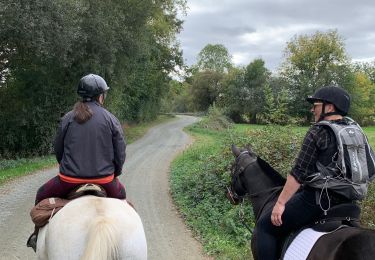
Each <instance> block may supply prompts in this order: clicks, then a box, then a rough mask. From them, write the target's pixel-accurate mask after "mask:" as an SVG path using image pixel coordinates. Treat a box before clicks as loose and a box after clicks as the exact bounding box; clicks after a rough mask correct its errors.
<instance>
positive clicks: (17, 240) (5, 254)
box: [0, 116, 208, 260]
mask: <svg viewBox="0 0 375 260" xmlns="http://www.w3.org/2000/svg"><path fill="white" fill-rule="evenodd" d="M196 120H197V119H196V118H195V117H190V116H179V118H178V120H174V121H171V122H168V123H166V124H162V125H159V126H156V127H154V128H152V129H151V130H150V131H149V132H148V133H147V135H146V136H145V137H143V138H142V139H140V140H138V141H137V142H135V143H133V144H131V145H129V146H128V147H127V159H126V162H125V166H124V173H123V174H122V175H121V176H120V179H121V181H122V182H124V183H126V187H127V196H128V199H129V200H130V201H131V202H133V203H134V204H135V207H136V208H137V211H138V213H139V214H140V216H141V218H142V221H143V224H144V227H145V232H146V237H147V243H148V255H149V259H192V260H193V259H194V260H196V259H208V258H207V257H205V256H204V255H203V253H202V248H201V245H200V244H199V243H198V242H197V241H196V240H195V239H194V238H193V237H192V234H191V232H190V231H189V230H188V229H187V228H186V226H185V225H184V223H183V221H182V220H181V218H180V217H179V215H178V212H177V211H176V209H175V207H174V205H173V203H172V201H171V198H170V195H169V181H168V180H169V177H168V176H169V166H170V162H171V161H172V160H173V158H174V157H175V156H176V155H177V154H178V153H179V152H181V151H182V150H184V149H185V148H186V147H187V146H188V145H189V144H190V143H191V138H190V137H189V136H188V135H187V134H186V133H184V132H183V131H182V129H183V128H184V127H185V126H187V125H189V124H192V123H193V122H195V121H196ZM56 172H57V168H54V169H49V170H46V171H41V172H38V173H35V174H33V175H29V176H25V177H22V178H20V179H17V180H15V181H12V182H10V183H7V184H6V185H4V186H0V252H1V253H0V259H6V260H8V259H22V260H26V259H36V257H35V254H34V252H33V251H32V250H31V249H30V248H27V247H26V246H25V243H26V239H27V237H28V235H29V234H30V231H31V230H32V228H33V225H32V223H31V220H30V218H29V209H30V208H31V207H32V205H33V200H34V196H35V192H36V190H37V189H38V187H39V186H40V184H41V183H43V182H45V181H46V180H48V179H49V178H51V177H53V176H54V175H55V174H56Z"/></svg>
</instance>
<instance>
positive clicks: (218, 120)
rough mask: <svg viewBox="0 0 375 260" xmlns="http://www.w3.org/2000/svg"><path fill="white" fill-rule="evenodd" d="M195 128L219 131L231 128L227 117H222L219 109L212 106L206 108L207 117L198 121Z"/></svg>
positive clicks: (222, 114)
mask: <svg viewBox="0 0 375 260" xmlns="http://www.w3.org/2000/svg"><path fill="white" fill-rule="evenodd" d="M196 126H197V127H200V128H207V129H211V130H218V131H220V130H225V129H229V128H231V127H232V122H231V120H230V119H229V118H228V117H227V116H225V115H224V113H223V111H222V110H221V109H219V108H218V107H216V106H215V104H213V105H212V106H210V107H209V108H208V113H207V116H206V117H204V118H203V119H202V120H201V121H199V122H198V124H197V125H196Z"/></svg>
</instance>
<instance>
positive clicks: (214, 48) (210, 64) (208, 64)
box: [197, 44, 232, 73]
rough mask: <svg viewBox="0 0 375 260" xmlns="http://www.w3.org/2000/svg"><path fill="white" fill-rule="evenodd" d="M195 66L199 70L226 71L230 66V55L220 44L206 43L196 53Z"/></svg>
mask: <svg viewBox="0 0 375 260" xmlns="http://www.w3.org/2000/svg"><path fill="white" fill-rule="evenodd" d="M197 67H198V69H199V70H200V71H207V70H209V71H215V72H219V73H224V72H227V71H228V70H229V69H230V68H231V67H232V63H231V56H230V55H229V52H228V50H227V48H226V47H225V46H224V45H222V44H207V45H206V46H205V47H204V48H203V49H202V50H201V51H200V52H199V54H198V63H197Z"/></svg>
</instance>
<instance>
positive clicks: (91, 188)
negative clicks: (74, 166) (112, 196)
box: [30, 183, 107, 228]
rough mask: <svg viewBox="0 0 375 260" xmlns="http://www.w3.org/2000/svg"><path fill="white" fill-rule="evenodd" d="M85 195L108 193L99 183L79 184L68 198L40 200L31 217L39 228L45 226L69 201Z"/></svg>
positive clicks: (32, 210)
mask: <svg viewBox="0 0 375 260" xmlns="http://www.w3.org/2000/svg"><path fill="white" fill-rule="evenodd" d="M85 195H93V196H98V197H107V193H106V192H105V190H104V189H103V188H102V187H101V186H99V185H96V184H91V183H88V184H83V185H79V186H78V187H77V188H75V189H74V190H73V191H71V192H70V193H69V194H68V196H67V199H61V198H47V199H44V200H42V201H40V202H39V203H38V204H37V205H35V206H34V207H33V208H32V209H31V211H30V216H31V219H32V221H33V222H34V224H35V226H36V227H37V228H41V227H43V226H45V225H46V224H47V223H48V222H49V220H50V219H51V218H52V217H53V216H54V215H55V214H56V213H57V212H58V211H59V210H60V209H62V208H63V207H64V206H65V205H66V204H67V203H68V202H70V201H71V200H73V199H76V198H79V197H82V196H85Z"/></svg>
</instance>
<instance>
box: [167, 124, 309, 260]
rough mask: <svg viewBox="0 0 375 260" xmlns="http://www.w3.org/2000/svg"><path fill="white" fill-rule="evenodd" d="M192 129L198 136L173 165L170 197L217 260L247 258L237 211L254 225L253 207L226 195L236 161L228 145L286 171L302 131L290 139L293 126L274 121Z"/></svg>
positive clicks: (246, 233) (245, 236)
mask: <svg viewBox="0 0 375 260" xmlns="http://www.w3.org/2000/svg"><path fill="white" fill-rule="evenodd" d="M199 125H200V126H202V124H201V123H200V124H199ZM191 131H192V132H193V134H194V135H195V136H196V138H198V141H197V142H196V144H195V145H194V146H193V147H192V148H191V149H189V150H188V151H186V152H185V153H184V154H183V155H182V156H180V157H179V158H178V159H177V160H176V161H175V162H174V163H173V165H172V174H171V189H172V196H173V198H174V200H175V201H176V204H177V205H178V207H179V208H180V211H181V212H182V214H183V216H184V217H185V219H186V221H187V223H188V225H190V226H191V227H192V229H193V230H195V232H196V233H197V234H198V235H199V236H200V237H201V239H202V241H203V244H204V247H205V250H206V251H207V252H208V253H209V254H211V255H215V257H217V258H219V259H249V258H251V253H250V244H249V241H250V239H251V233H250V232H249V231H248V230H247V229H246V228H245V226H244V225H243V224H242V223H241V221H240V218H239V214H240V212H241V211H243V212H244V215H245V222H246V223H247V225H248V226H250V227H253V226H254V223H255V219H254V216H253V212H252V209H251V207H250V204H249V203H246V204H244V205H243V207H240V206H238V207H233V206H232V205H231V204H230V203H229V201H228V200H227V199H226V197H225V192H226V187H227V186H228V185H229V182H230V176H229V172H230V168H231V164H232V162H233V160H234V157H233V155H232V153H231V151H230V146H231V144H232V143H234V144H236V145H238V146H240V147H243V146H246V145H250V146H252V147H253V149H254V151H256V152H257V153H258V155H260V156H261V157H262V158H264V159H265V160H267V161H270V162H272V165H273V166H274V167H275V168H276V169H277V170H278V171H280V172H284V173H286V172H287V171H288V169H289V168H290V165H291V163H292V162H293V160H294V156H295V155H296V151H298V149H299V146H300V140H301V139H302V135H301V134H297V137H293V138H291V137H290V131H291V129H289V128H285V127H272V126H267V127H264V128H262V129H257V130H251V131H245V132H243V131H241V132H238V131H234V130H233V129H230V130H227V131H213V130H208V129H207V128H199V127H198V126H195V127H192V128H191ZM271 151H274V152H271Z"/></svg>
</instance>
